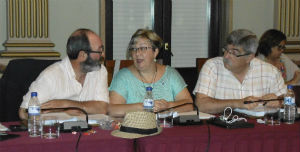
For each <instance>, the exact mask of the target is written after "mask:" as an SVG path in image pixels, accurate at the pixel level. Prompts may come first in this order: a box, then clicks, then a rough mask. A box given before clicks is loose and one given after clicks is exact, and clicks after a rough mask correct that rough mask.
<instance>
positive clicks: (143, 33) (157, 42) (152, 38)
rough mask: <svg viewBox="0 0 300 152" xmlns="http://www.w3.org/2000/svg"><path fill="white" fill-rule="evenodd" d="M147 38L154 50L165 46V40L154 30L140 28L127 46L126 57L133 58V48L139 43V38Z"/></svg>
mask: <svg viewBox="0 0 300 152" xmlns="http://www.w3.org/2000/svg"><path fill="white" fill-rule="evenodd" d="M141 38H144V39H147V40H149V42H150V44H151V47H152V50H153V51H155V49H158V50H160V49H161V48H162V46H163V40H162V39H161V38H160V37H159V36H158V35H157V34H156V33H155V32H153V31H152V30H149V29H138V30H137V31H136V32H135V33H134V34H133V35H132V36H131V39H130V41H129V44H128V47H127V53H126V57H127V59H131V58H132V57H131V50H132V48H134V45H135V44H136V43H137V41H138V39H141Z"/></svg>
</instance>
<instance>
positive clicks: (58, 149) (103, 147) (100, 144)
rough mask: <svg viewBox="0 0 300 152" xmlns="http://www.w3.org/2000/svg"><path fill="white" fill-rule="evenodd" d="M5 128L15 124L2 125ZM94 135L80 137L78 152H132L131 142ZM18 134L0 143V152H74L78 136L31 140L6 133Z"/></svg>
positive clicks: (101, 133)
mask: <svg viewBox="0 0 300 152" xmlns="http://www.w3.org/2000/svg"><path fill="white" fill-rule="evenodd" d="M2 124H3V125H5V126H8V125H11V124H16V122H8V123H2ZM93 129H94V130H95V131H96V133H95V134H91V135H82V136H81V139H80V143H79V148H78V151H79V152H85V151H88V152H93V151H95V152H99V151H101V152H123V151H124V152H132V151H134V144H133V140H129V139H122V138H116V137H114V136H112V135H110V132H111V131H106V130H101V129H100V128H98V127H94V128H93ZM8 133H14V134H20V135H21V136H20V137H18V138H14V139H9V140H5V141H0V152H31V151H32V152H39V151H43V152H48V151H49V152H69V151H70V152H74V151H75V146H76V142H77V139H78V135H79V134H76V135H73V134H71V133H61V134H60V137H59V138H58V139H41V138H40V137H35V138H31V137H29V136H28V132H8Z"/></svg>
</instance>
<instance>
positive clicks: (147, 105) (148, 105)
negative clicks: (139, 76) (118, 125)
mask: <svg viewBox="0 0 300 152" xmlns="http://www.w3.org/2000/svg"><path fill="white" fill-rule="evenodd" d="M153 107H154V100H153V95H152V87H146V95H145V98H144V110H145V111H149V112H153Z"/></svg>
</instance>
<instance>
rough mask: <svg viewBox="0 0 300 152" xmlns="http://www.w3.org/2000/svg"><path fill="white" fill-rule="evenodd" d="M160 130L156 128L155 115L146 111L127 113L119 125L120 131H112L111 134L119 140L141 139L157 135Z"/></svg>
mask: <svg viewBox="0 0 300 152" xmlns="http://www.w3.org/2000/svg"><path fill="white" fill-rule="evenodd" d="M161 131H162V128H160V127H157V123H156V119H155V114H154V113H152V112H146V111H135V112H128V113H126V115H125V118H124V121H123V123H122V124H121V127H120V130H115V131H112V132H111V134H112V135H113V136H116V137H121V138H129V139H134V138H141V137H145V136H153V135H158V134H160V133H161Z"/></svg>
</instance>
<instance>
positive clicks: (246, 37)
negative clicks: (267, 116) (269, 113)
mask: <svg viewBox="0 0 300 152" xmlns="http://www.w3.org/2000/svg"><path fill="white" fill-rule="evenodd" d="M257 46H258V40H257V38H256V36H255V34H254V33H252V32H251V31H249V30H245V29H239V30H235V31H233V32H231V33H230V34H229V36H228V37H227V40H226V46H225V48H224V49H223V52H224V56H223V57H215V58H212V59H210V60H208V61H207V62H206V63H205V64H204V66H203V67H202V69H201V72H200V74H199V77H198V81H197V84H196V87H195V89H194V92H193V93H194V94H195V95H196V105H197V106H198V108H199V110H200V111H201V112H206V113H213V114H215V113H220V112H222V111H223V110H224V109H225V108H226V107H231V108H242V109H252V108H255V107H256V106H258V103H251V104H244V101H257V100H267V99H277V98H278V97H279V96H281V95H283V94H285V93H286V86H285V84H284V80H283V78H282V76H281V74H280V72H279V71H278V70H277V69H276V67H274V66H272V65H270V64H268V63H266V62H263V61H261V60H259V59H257V58H255V53H256V49H257ZM267 104H268V105H269V106H280V102H279V101H278V100H277V101H274V102H268V103H267Z"/></svg>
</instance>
